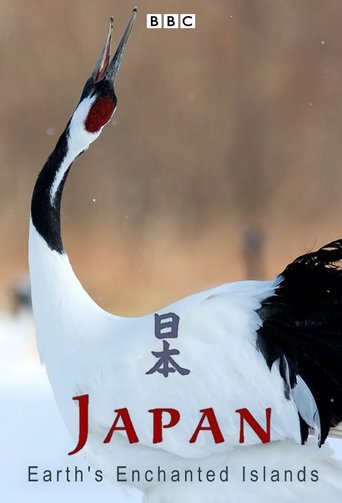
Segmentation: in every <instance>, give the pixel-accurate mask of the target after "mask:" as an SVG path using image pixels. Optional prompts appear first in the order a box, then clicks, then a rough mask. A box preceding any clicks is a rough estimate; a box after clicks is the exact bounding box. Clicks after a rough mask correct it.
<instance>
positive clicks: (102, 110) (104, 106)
mask: <svg viewBox="0 0 342 503" xmlns="http://www.w3.org/2000/svg"><path fill="white" fill-rule="evenodd" d="M115 106H116V99H113V97H112V96H100V97H99V98H97V100H96V101H95V102H94V103H93V104H92V106H91V108H90V110H89V113H88V117H87V118H86V120H85V123H84V126H85V128H86V130H87V131H88V132H89V133H96V132H97V131H99V129H101V128H102V127H103V126H104V125H105V124H107V122H108V121H110V119H111V118H112V115H113V113H114V110H115Z"/></svg>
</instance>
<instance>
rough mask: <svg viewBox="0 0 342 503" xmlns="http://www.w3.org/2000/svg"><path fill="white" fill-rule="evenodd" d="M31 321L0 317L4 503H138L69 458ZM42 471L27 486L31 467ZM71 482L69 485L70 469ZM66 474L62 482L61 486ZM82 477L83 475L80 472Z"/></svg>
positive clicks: (341, 452)
mask: <svg viewBox="0 0 342 503" xmlns="http://www.w3.org/2000/svg"><path fill="white" fill-rule="evenodd" d="M33 332H34V330H33V323H32V318H31V317H30V315H29V314H28V313H25V315H20V316H18V317H16V318H10V317H8V316H1V315H0V401H1V409H0V411H1V420H0V425H1V428H0V501H4V502H6V503H12V502H18V501H25V502H26V503H30V502H34V503H43V502H44V503H45V502H46V501H48V502H49V503H54V502H59V503H60V501H61V500H62V501H63V503H71V502H72V503H75V501H82V502H83V503H88V502H89V503H90V502H91V503H93V502H94V501H96V502H98V503H102V502H106V503H107V502H110V501H113V502H115V503H139V502H141V499H142V498H141V496H140V494H139V493H138V492H135V491H133V490H129V489H125V488H124V487H122V488H121V487H118V486H115V485H114V484H111V483H109V482H107V481H105V480H104V481H102V482H96V481H95V480H94V471H93V469H92V468H90V469H89V470H88V465H87V463H86V462H85V461H84V459H83V457H82V455H81V454H76V455H74V456H72V457H70V456H68V455H67V453H68V452H69V451H70V450H71V449H72V448H73V447H74V445H73V441H72V439H71V437H70V436H69V433H68V432H67V430H66V428H65V426H64V423H63V421H62V419H61V416H60V414H59V411H58V410H57V408H56V405H55V402H54V399H53V395H52V392H51V390H50V386H49V383H48V379H47V377H46V374H45V371H44V370H43V369H42V367H41V366H40V363H39V361H38V357H37V353H36V349H35V342H34V336H33ZM329 443H330V444H331V445H332V447H333V449H334V451H335V453H336V457H337V458H339V459H342V440H334V439H331V440H329ZM29 466H32V467H38V469H36V468H32V469H31V470H32V474H33V472H34V471H36V470H37V471H38V475H37V476H35V475H32V478H37V477H38V478H40V481H39V482H29V481H28V467H29ZM67 467H69V468H70V471H71V474H70V478H72V481H71V482H68V481H67V476H66V471H65V470H66V468H67ZM75 467H77V469H79V470H82V472H83V482H81V481H80V478H81V477H80V475H79V476H78V478H79V481H78V482H75V481H74V477H72V474H73V473H74V470H75ZM43 470H51V472H52V475H53V478H54V481H53V482H44V481H42V480H41V475H42V471H43ZM57 470H62V472H61V474H60V477H61V481H60V482H57V481H56V476H57ZM79 473H80V472H79Z"/></svg>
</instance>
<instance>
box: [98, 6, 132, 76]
mask: <svg viewBox="0 0 342 503" xmlns="http://www.w3.org/2000/svg"><path fill="white" fill-rule="evenodd" d="M136 15H137V8H136V7H134V9H133V11H132V14H131V17H130V18H129V21H128V24H127V27H126V30H125V32H124V34H123V35H122V38H121V40H120V42H119V45H118V48H117V49H116V52H115V54H114V56H113V59H112V60H111V62H109V60H110V43H111V40H112V32H113V18H112V17H111V18H110V23H109V29H108V34H107V37H106V42H105V45H104V47H103V49H102V51H101V54H100V57H99V59H98V61H97V63H96V66H95V68H94V71H93V73H92V77H93V79H94V82H100V81H101V80H103V79H106V80H108V81H110V82H111V83H112V84H113V85H114V81H115V77H116V75H117V73H118V70H119V67H120V63H121V59H122V55H123V53H124V50H125V47H126V44H127V40H128V37H129V35H130V33H131V30H132V26H133V23H134V21H135V18H136Z"/></svg>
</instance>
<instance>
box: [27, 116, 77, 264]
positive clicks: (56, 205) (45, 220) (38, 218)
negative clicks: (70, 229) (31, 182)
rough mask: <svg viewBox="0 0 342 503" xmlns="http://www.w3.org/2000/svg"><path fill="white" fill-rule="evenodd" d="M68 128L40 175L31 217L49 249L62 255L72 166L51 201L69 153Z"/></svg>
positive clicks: (34, 192)
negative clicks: (64, 199)
mask: <svg viewBox="0 0 342 503" xmlns="http://www.w3.org/2000/svg"><path fill="white" fill-rule="evenodd" d="M68 127H69V124H68V125H67V127H66V129H65V130H64V132H63V133H62V135H61V136H60V138H59V140H58V142H57V145H56V147H55V149H54V150H53V152H52V153H51V154H50V156H49V158H48V160H47V161H46V163H45V165H44V166H43V169H42V170H41V172H40V173H39V175H38V178H37V181H36V185H35V187H34V191H33V195H32V202H31V217H32V223H33V225H34V227H35V228H36V230H37V232H38V233H39V234H40V235H41V236H42V238H43V239H44V240H45V241H46V243H47V245H48V246H49V248H51V250H55V251H57V252H58V253H61V254H63V253H64V248H63V242H62V237H61V215H60V210H61V199H62V193H63V188H64V184H65V181H66V178H67V176H68V173H69V171H70V167H71V165H70V166H69V168H68V169H67V171H66V173H65V175H64V177H63V179H62V181H61V183H60V185H59V187H58V189H57V192H56V195H55V197H54V199H53V201H51V197H50V193H51V187H52V185H53V182H54V180H55V177H56V174H57V172H58V169H59V168H60V166H61V164H62V162H63V159H64V158H65V156H66V154H67V151H68Z"/></svg>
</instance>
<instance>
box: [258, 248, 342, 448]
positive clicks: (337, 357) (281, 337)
mask: <svg viewBox="0 0 342 503" xmlns="http://www.w3.org/2000/svg"><path fill="white" fill-rule="evenodd" d="M341 261H342V240H337V241H333V242H332V243H329V244H327V245H325V246H323V247H322V248H320V249H319V250H317V251H315V252H312V253H307V254H305V255H302V256H300V257H298V258H297V259H296V260H294V262H292V263H291V264H290V265H288V266H287V267H286V269H285V270H284V272H283V273H282V274H280V275H279V277H278V282H279V284H278V287H277V289H276V291H275V294H274V295H273V296H272V297H269V298H268V299H265V300H264V301H263V302H262V305H261V308H260V309H259V311H258V313H259V316H260V318H261V320H262V326H261V327H260V329H259V331H258V339H257V344H258V347H259V349H260V351H261V352H262V354H263V355H264V357H265V359H266V362H267V364H268V366H269V367H270V368H271V366H272V364H273V363H274V362H275V361H276V360H277V359H278V358H280V359H281V361H284V359H285V361H286V366H284V365H283V366H280V368H279V370H280V373H281V375H282V377H283V378H284V386H285V394H286V395H287V397H288V398H289V395H291V396H292V398H293V399H294V400H295V403H296V405H297V409H298V413H299V415H300V418H301V433H302V442H305V441H306V438H307V436H308V432H309V428H310V427H312V426H313V425H314V424H315V425H316V426H315V427H316V428H317V427H318V425H319V426H320V432H318V433H319V445H321V444H323V443H324V441H325V440H326V438H327V436H328V434H329V430H330V428H335V431H338V432H339V433H340V436H342V429H341V428H338V429H336V427H337V425H338V424H339V423H341V422H342V269H341ZM279 280H280V281H279ZM285 368H286V373H285V370H282V369H285ZM296 388H297V389H296ZM306 388H308V389H306ZM316 409H317V411H318V415H319V417H317V414H316V415H315V410H316ZM311 413H312V414H311ZM310 414H311V416H312V417H311V419H310ZM314 416H315V417H314Z"/></svg>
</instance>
